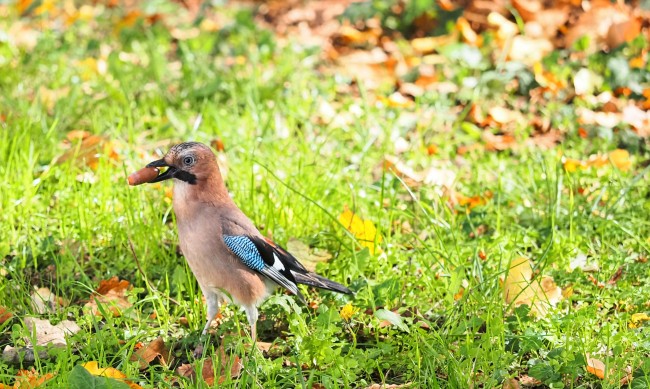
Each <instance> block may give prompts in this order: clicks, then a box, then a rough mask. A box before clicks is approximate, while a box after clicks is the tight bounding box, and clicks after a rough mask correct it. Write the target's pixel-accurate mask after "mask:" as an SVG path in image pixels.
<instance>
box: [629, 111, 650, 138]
mask: <svg viewBox="0 0 650 389" xmlns="http://www.w3.org/2000/svg"><path fill="white" fill-rule="evenodd" d="M622 121H624V122H626V123H628V124H629V125H630V126H632V128H633V129H634V131H635V132H636V133H637V134H638V135H639V136H640V137H642V138H647V137H650V112H648V111H644V110H642V109H640V108H638V107H637V106H635V105H628V106H626V107H625V108H623V112H622Z"/></svg>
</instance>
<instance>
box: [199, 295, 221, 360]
mask: <svg viewBox="0 0 650 389" xmlns="http://www.w3.org/2000/svg"><path fill="white" fill-rule="evenodd" d="M203 295H204V296H205V302H206V305H207V311H208V314H207V323H205V326H204V327H203V331H202V332H201V338H204V337H205V335H206V334H207V333H208V329H209V328H210V324H212V320H214V317H215V316H217V313H219V306H220V305H221V296H220V295H219V294H218V293H215V292H212V291H208V290H204V291H203ZM202 356H203V341H199V343H198V344H197V345H196V347H195V348H194V358H197V359H198V358H201V357H202Z"/></svg>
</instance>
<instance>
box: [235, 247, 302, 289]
mask: <svg viewBox="0 0 650 389" xmlns="http://www.w3.org/2000/svg"><path fill="white" fill-rule="evenodd" d="M223 240H224V242H225V243H226V246H228V248H229V249H230V251H232V252H233V253H234V254H235V255H236V256H237V257H238V258H239V259H240V260H241V261H242V262H243V263H244V264H245V265H246V266H248V267H249V268H250V269H252V270H255V271H256V272H258V273H261V274H263V275H265V276H266V277H268V278H270V279H271V280H273V281H274V282H275V283H277V284H278V285H280V286H282V287H283V288H285V289H287V290H288V291H289V292H291V293H293V294H295V295H296V296H298V297H299V298H300V299H301V300H302V301H303V302H304V298H303V297H302V294H301V293H300V291H299V290H298V287H297V286H296V280H295V278H294V276H293V273H291V267H290V266H289V264H288V263H286V262H285V261H284V258H283V256H282V255H278V253H277V252H276V250H275V249H274V247H273V246H271V245H270V244H268V243H267V242H266V241H264V240H263V239H261V238H257V237H253V236H248V235H224V237H223ZM294 261H295V258H294ZM296 262H297V261H296ZM300 266H302V265H300Z"/></svg>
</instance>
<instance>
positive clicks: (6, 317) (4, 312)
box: [0, 305, 14, 324]
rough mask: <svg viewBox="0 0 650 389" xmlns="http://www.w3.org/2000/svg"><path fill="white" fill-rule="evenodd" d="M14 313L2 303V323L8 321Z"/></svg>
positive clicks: (0, 320) (0, 319) (0, 321)
mask: <svg viewBox="0 0 650 389" xmlns="http://www.w3.org/2000/svg"><path fill="white" fill-rule="evenodd" d="M13 316H14V315H13V313H11V312H9V311H8V310H7V308H5V307H3V306H1V305H0V324H2V323H4V322H6V321H7V320H9V319H11V318H12V317H13Z"/></svg>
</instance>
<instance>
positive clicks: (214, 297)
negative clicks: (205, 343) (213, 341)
mask: <svg viewBox="0 0 650 389" xmlns="http://www.w3.org/2000/svg"><path fill="white" fill-rule="evenodd" d="M205 302H206V305H207V310H208V314H207V323H205V327H203V332H201V335H205V334H207V333H208V329H209V328H210V324H212V320H214V317H215V316H217V313H219V306H221V296H219V295H218V294H216V293H214V292H207V293H205Z"/></svg>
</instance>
